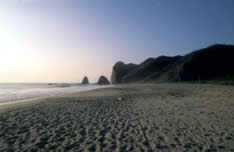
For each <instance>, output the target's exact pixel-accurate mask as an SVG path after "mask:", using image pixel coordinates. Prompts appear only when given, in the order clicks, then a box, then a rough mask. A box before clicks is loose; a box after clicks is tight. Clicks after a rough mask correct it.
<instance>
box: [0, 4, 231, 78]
mask: <svg viewBox="0 0 234 152" xmlns="http://www.w3.org/2000/svg"><path fill="white" fill-rule="evenodd" d="M214 43H226V44H234V1H233V0H0V82H80V81H81V79H82V78H83V76H84V75H87V76H88V78H89V79H90V81H92V82H96V81H97V79H98V77H99V76H100V75H105V76H107V77H108V78H110V75H111V71H112V66H113V64H114V63H115V62H116V61H119V60H122V61H124V62H127V63H128V62H134V63H140V62H142V61H143V60H145V59H146V58H148V57H157V56H160V55H169V56H172V55H178V54H180V55H183V54H186V53H188V52H191V51H192V50H195V49H199V48H201V47H206V46H208V45H211V44H214Z"/></svg>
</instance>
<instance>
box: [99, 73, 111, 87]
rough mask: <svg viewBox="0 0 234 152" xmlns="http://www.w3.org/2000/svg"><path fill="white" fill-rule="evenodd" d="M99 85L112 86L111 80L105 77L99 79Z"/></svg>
mask: <svg viewBox="0 0 234 152" xmlns="http://www.w3.org/2000/svg"><path fill="white" fill-rule="evenodd" d="M97 84H99V85H108V84H110V82H109V80H108V79H107V78H106V77H105V76H103V75H102V76H101V77H100V78H99V79H98V83H97Z"/></svg>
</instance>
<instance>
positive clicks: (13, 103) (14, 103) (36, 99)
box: [0, 85, 113, 110]
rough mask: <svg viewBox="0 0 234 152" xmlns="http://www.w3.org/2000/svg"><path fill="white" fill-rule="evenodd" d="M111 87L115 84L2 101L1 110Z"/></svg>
mask: <svg viewBox="0 0 234 152" xmlns="http://www.w3.org/2000/svg"><path fill="white" fill-rule="evenodd" d="M109 87H113V85H110V86H104V87H100V88H91V89H85V90H80V91H77V92H76V93H74V92H72V93H63V94H62V95H48V96H44V97H34V98H29V99H22V100H14V101H8V102H4V103H0V110H1V109H4V108H6V107H14V106H18V105H22V104H27V103H33V102H40V101H43V100H46V99H48V98H59V97H63V96H69V95H72V94H77V93H78V94H79V93H83V92H89V91H92V90H97V89H102V88H109Z"/></svg>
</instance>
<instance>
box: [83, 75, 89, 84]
mask: <svg viewBox="0 0 234 152" xmlns="http://www.w3.org/2000/svg"><path fill="white" fill-rule="evenodd" d="M82 84H89V80H88V78H87V77H86V76H85V77H84V78H83V80H82Z"/></svg>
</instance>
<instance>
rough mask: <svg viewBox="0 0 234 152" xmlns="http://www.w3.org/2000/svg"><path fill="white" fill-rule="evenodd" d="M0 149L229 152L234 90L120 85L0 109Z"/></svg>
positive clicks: (204, 86) (232, 140) (232, 143)
mask: <svg viewBox="0 0 234 152" xmlns="http://www.w3.org/2000/svg"><path fill="white" fill-rule="evenodd" d="M119 97H120V98H121V99H122V100H117V99H118V98H119ZM0 151H19V152H21V151H91V152H92V151H107V152H109V151H110V152H112V151H116V152H120V151H121V152H125V151H133V152H137V151H149V152H150V151H165V152H166V151H178V152H181V151H206V152H208V151H209V152H210V151H234V87H233V86H223V85H209V84H184V83H161V84H127V85H115V86H112V87H110V88H102V89H95V90H92V91H86V92H81V93H73V94H69V95H63V96H56V97H48V98H44V99H37V100H32V101H28V102H23V103H16V104H10V105H2V106H0Z"/></svg>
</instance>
